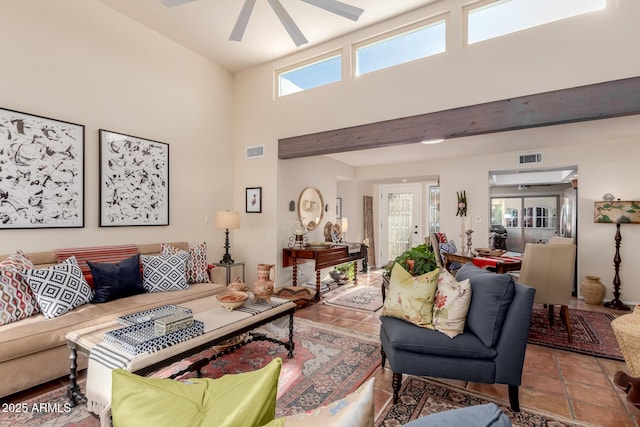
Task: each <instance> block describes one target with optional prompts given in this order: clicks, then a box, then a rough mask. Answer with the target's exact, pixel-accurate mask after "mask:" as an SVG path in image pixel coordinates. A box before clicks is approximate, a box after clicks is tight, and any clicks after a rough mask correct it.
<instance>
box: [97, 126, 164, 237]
mask: <svg viewBox="0 0 640 427" xmlns="http://www.w3.org/2000/svg"><path fill="white" fill-rule="evenodd" d="M133 225H169V144H166V143H163V142H157V141H152V140H149V139H144V138H138V137H135V136H131V135H125V134H122V133H117V132H112V131H108V130H104V129H100V227H117V226H133Z"/></svg>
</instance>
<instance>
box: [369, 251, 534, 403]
mask: <svg viewBox="0 0 640 427" xmlns="http://www.w3.org/2000/svg"><path fill="white" fill-rule="evenodd" d="M465 279H469V281H470V283H471V303H470V306H469V312H468V313H467V321H466V325H465V330H464V332H463V333H462V334H460V335H458V336H456V337H455V338H449V337H448V336H447V335H445V334H443V333H441V332H439V331H436V330H431V329H426V328H421V327H418V326H416V325H414V324H412V323H409V322H406V321H404V320H401V319H397V318H393V317H385V316H381V317H380V321H381V325H380V341H381V343H382V367H383V368H384V366H385V363H386V360H389V366H390V368H391V371H392V372H393V380H392V381H393V400H394V403H396V402H397V400H398V394H399V391H400V385H401V382H402V374H410V375H418V376H429V377H437V378H450V379H457V380H466V381H474V382H480V383H486V384H494V383H497V384H507V386H508V387H509V401H510V404H511V409H512V410H513V411H515V412H519V411H520V404H519V397H518V387H519V386H520V383H521V380H522V366H523V364H524V355H525V351H526V347H527V336H528V333H529V324H530V322H531V310H532V307H533V298H534V294H535V289H533V288H531V287H529V286H525V285H521V284H519V283H515V282H514V281H513V278H512V277H511V276H510V275H508V274H496V273H492V272H490V271H487V270H483V269H480V268H478V267H476V266H475V265H473V264H472V263H467V264H465V265H463V266H462V268H461V269H460V270H459V271H458V273H457V274H456V280H458V281H462V280H465Z"/></svg>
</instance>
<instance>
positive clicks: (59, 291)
mask: <svg viewBox="0 0 640 427" xmlns="http://www.w3.org/2000/svg"><path fill="white" fill-rule="evenodd" d="M23 278H24V280H25V281H26V282H27V283H28V284H29V287H30V288H31V291H32V292H33V295H34V296H35V297H36V301H38V305H39V306H40V310H42V313H43V314H44V317H45V319H53V318H54V317H58V316H61V315H63V314H64V313H66V312H68V311H70V310H73V309H74V308H76V307H78V306H80V305H82V304H88V303H89V302H91V298H92V291H91V288H90V287H89V284H88V283H87V281H86V280H85V279H84V276H83V275H82V270H81V269H80V266H79V265H78V262H77V261H76V258H75V257H73V256H72V257H69V258H67V259H66V260H64V262H62V263H60V264H56V265H54V266H51V267H47V268H39V269H28V270H25V272H24V273H23Z"/></svg>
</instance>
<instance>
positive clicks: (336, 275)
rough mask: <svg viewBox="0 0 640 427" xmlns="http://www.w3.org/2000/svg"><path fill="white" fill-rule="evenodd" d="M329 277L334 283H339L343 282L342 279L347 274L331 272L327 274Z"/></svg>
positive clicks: (344, 272) (336, 271)
mask: <svg viewBox="0 0 640 427" xmlns="http://www.w3.org/2000/svg"><path fill="white" fill-rule="evenodd" d="M329 276H331V278H332V279H333V280H334V281H336V282H340V281H342V280H344V278H345V277H346V276H347V272H346V271H338V270H331V271H330V272H329Z"/></svg>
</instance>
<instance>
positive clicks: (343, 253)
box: [282, 244, 367, 300]
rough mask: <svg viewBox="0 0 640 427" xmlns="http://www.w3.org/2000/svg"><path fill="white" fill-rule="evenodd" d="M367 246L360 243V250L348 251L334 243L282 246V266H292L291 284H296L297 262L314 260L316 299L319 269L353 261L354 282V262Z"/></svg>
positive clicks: (318, 286)
mask: <svg viewBox="0 0 640 427" xmlns="http://www.w3.org/2000/svg"><path fill="white" fill-rule="evenodd" d="M366 250H367V247H366V246H365V245H363V244H360V251H359V252H353V253H349V246H347V245H334V246H331V247H329V248H306V247H305V248H301V249H298V248H284V249H282V267H293V286H298V264H300V263H304V262H310V261H314V262H315V270H316V300H319V299H320V298H321V294H320V270H322V269H323V268H328V267H333V266H335V265H340V264H346V263H348V262H353V263H354V270H353V271H354V277H353V281H354V283H356V284H357V283H358V266H357V264H356V262H357V261H358V260H359V259H363V258H364V254H365V251H366Z"/></svg>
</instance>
